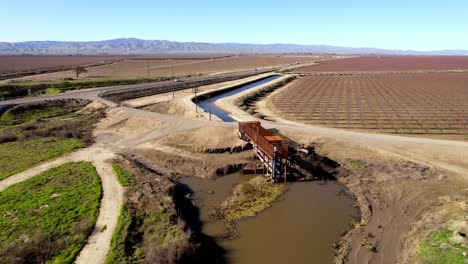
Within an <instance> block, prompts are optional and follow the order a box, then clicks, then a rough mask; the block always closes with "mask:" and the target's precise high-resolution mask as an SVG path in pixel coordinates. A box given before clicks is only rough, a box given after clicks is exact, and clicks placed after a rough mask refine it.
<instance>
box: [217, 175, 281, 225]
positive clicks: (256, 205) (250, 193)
mask: <svg viewBox="0 0 468 264" xmlns="http://www.w3.org/2000/svg"><path fill="white" fill-rule="evenodd" d="M286 189H287V186H286V185H285V184H280V183H273V182H272V181H269V180H268V179H267V178H265V177H264V176H258V177H255V178H253V179H251V180H249V181H248V182H245V183H242V184H239V185H237V186H236V187H235V188H234V190H233V194H232V195H231V196H230V197H229V198H228V199H227V200H226V201H224V202H223V203H222V204H221V206H220V207H218V208H215V209H214V210H213V212H212V216H214V217H215V218H217V219H222V220H225V221H227V222H232V221H238V220H241V219H243V218H246V217H249V216H254V215H256V214H257V213H258V212H261V211H263V210H265V209H266V208H268V207H269V206H270V205H271V203H272V202H274V201H275V200H276V199H278V197H280V196H281V195H282V194H283V193H284V192H285V191H286Z"/></svg>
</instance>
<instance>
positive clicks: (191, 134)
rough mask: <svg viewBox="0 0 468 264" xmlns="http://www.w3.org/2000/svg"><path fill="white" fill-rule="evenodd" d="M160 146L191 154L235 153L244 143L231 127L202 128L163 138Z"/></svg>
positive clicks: (243, 146)
mask: <svg viewBox="0 0 468 264" xmlns="http://www.w3.org/2000/svg"><path fill="white" fill-rule="evenodd" d="M159 143H160V144H163V145H168V146H172V147H176V148H182V149H185V150H188V151H192V152H209V153H214V152H218V153H219V152H227V151H229V152H236V151H240V150H243V149H244V148H245V146H246V142H244V141H243V140H241V139H240V138H239V135H238V134H237V130H236V129H235V128H231V127H203V128H197V129H193V130H189V131H184V132H180V133H175V134H172V135H169V136H168V137H166V138H163V139H162V140H160V141H159Z"/></svg>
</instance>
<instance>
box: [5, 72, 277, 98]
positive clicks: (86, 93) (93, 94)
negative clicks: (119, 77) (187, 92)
mask: <svg viewBox="0 0 468 264" xmlns="http://www.w3.org/2000/svg"><path fill="white" fill-rule="evenodd" d="M275 69H276V68H270V69H266V70H261V71H255V70H246V71H238V72H230V73H223V74H217V75H208V76H196V77H187V78H182V79H180V80H181V81H182V82H183V83H190V82H198V81H209V80H218V79H219V80H222V79H223V78H226V77H234V78H235V77H237V76H238V77H239V78H242V77H245V76H246V75H258V74H262V73H265V72H269V71H272V70H275ZM173 84H174V82H173V81H160V82H152V83H144V84H133V85H119V86H107V87H100V88H90V89H83V90H75V91H70V92H66V93H61V94H56V95H47V96H37V97H24V98H17V99H11V100H3V101H0V106H2V105H12V104H26V103H35V102H42V101H45V100H57V99H71V98H74V99H87V100H93V101H99V102H103V103H105V104H107V105H115V103H113V102H110V101H108V100H105V99H103V98H101V97H100V96H99V95H100V94H102V93H105V92H110V91H129V90H144V89H148V88H157V87H161V88H162V87H165V86H168V85H173Z"/></svg>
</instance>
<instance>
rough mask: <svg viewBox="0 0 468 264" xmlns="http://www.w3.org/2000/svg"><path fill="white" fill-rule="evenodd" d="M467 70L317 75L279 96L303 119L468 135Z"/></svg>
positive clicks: (289, 113) (282, 107) (282, 109)
mask: <svg viewBox="0 0 468 264" xmlns="http://www.w3.org/2000/svg"><path fill="white" fill-rule="evenodd" d="M466 83H468V74H467V73H414V74H378V75H317V76H309V77H304V78H301V79H299V80H297V81H296V82H295V83H293V84H292V85H291V86H290V87H289V88H288V89H286V90H284V91H282V92H280V93H278V94H277V95H276V96H274V97H273V103H274V106H273V107H274V108H275V110H276V111H278V112H279V113H281V114H282V115H284V116H285V117H287V118H289V119H292V120H296V121H299V122H303V123H309V124H318V125H325V126H331V127H337V128H350V129H373V130H380V131H382V132H388V133H416V134H468V89H467V88H466Z"/></svg>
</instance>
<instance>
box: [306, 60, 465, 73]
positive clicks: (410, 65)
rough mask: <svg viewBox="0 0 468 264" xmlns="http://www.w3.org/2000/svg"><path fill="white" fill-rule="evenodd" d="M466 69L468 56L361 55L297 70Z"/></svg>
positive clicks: (307, 71)
mask: <svg viewBox="0 0 468 264" xmlns="http://www.w3.org/2000/svg"><path fill="white" fill-rule="evenodd" d="M418 70H438V71H441V70H468V56H382V57H379V56H362V57H354V58H344V59H341V60H330V61H325V62H321V63H319V64H318V65H312V66H306V67H302V68H299V69H297V72H301V73H309V72H320V71H322V72H323V71H324V72H335V71H350V72H353V71H418Z"/></svg>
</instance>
